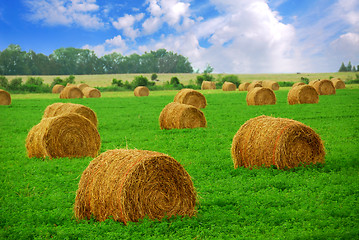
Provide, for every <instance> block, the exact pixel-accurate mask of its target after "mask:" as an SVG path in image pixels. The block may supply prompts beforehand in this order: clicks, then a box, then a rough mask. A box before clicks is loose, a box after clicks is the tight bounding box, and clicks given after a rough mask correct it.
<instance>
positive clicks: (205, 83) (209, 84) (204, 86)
mask: <svg viewBox="0 0 359 240" xmlns="http://www.w3.org/2000/svg"><path fill="white" fill-rule="evenodd" d="M201 89H202V90H208V89H216V83H215V82H211V81H203V82H202V85H201Z"/></svg>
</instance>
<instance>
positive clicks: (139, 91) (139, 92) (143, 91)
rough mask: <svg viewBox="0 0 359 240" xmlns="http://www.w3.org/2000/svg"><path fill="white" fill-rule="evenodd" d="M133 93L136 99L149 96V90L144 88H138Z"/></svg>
mask: <svg viewBox="0 0 359 240" xmlns="http://www.w3.org/2000/svg"><path fill="white" fill-rule="evenodd" d="M133 93H134V95H135V96H136V97H147V96H148V95H150V90H149V89H148V88H147V87H145V86H138V87H136V88H135V90H134V91H133Z"/></svg>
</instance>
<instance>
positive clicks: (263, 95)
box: [246, 87, 277, 105]
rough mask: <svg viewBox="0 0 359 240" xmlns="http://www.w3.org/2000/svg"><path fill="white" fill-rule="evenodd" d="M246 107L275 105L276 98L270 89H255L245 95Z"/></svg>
mask: <svg viewBox="0 0 359 240" xmlns="http://www.w3.org/2000/svg"><path fill="white" fill-rule="evenodd" d="M246 100H247V105H271V104H276V102H277V98H276V96H275V94H274V92H273V90H272V89H269V88H264V87H256V88H253V90H251V91H249V92H248V93H247V97H246Z"/></svg>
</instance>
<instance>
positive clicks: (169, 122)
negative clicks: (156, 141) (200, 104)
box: [159, 102, 207, 129]
mask: <svg viewBox="0 0 359 240" xmlns="http://www.w3.org/2000/svg"><path fill="white" fill-rule="evenodd" d="M159 122H160V127H161V129H174V128H176V129H182V128H198V127H206V126H207V121H206V118H205V117H204V114H203V112H202V111H201V110H199V109H198V108H196V107H194V106H191V105H187V104H181V103H177V102H172V103H169V104H167V105H166V106H165V107H164V108H163V110H162V112H161V114H160V117H159Z"/></svg>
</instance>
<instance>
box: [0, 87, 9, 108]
mask: <svg viewBox="0 0 359 240" xmlns="http://www.w3.org/2000/svg"><path fill="white" fill-rule="evenodd" d="M10 104H11V96H10V93H8V92H7V91H5V90H2V89H0V105H10Z"/></svg>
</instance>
